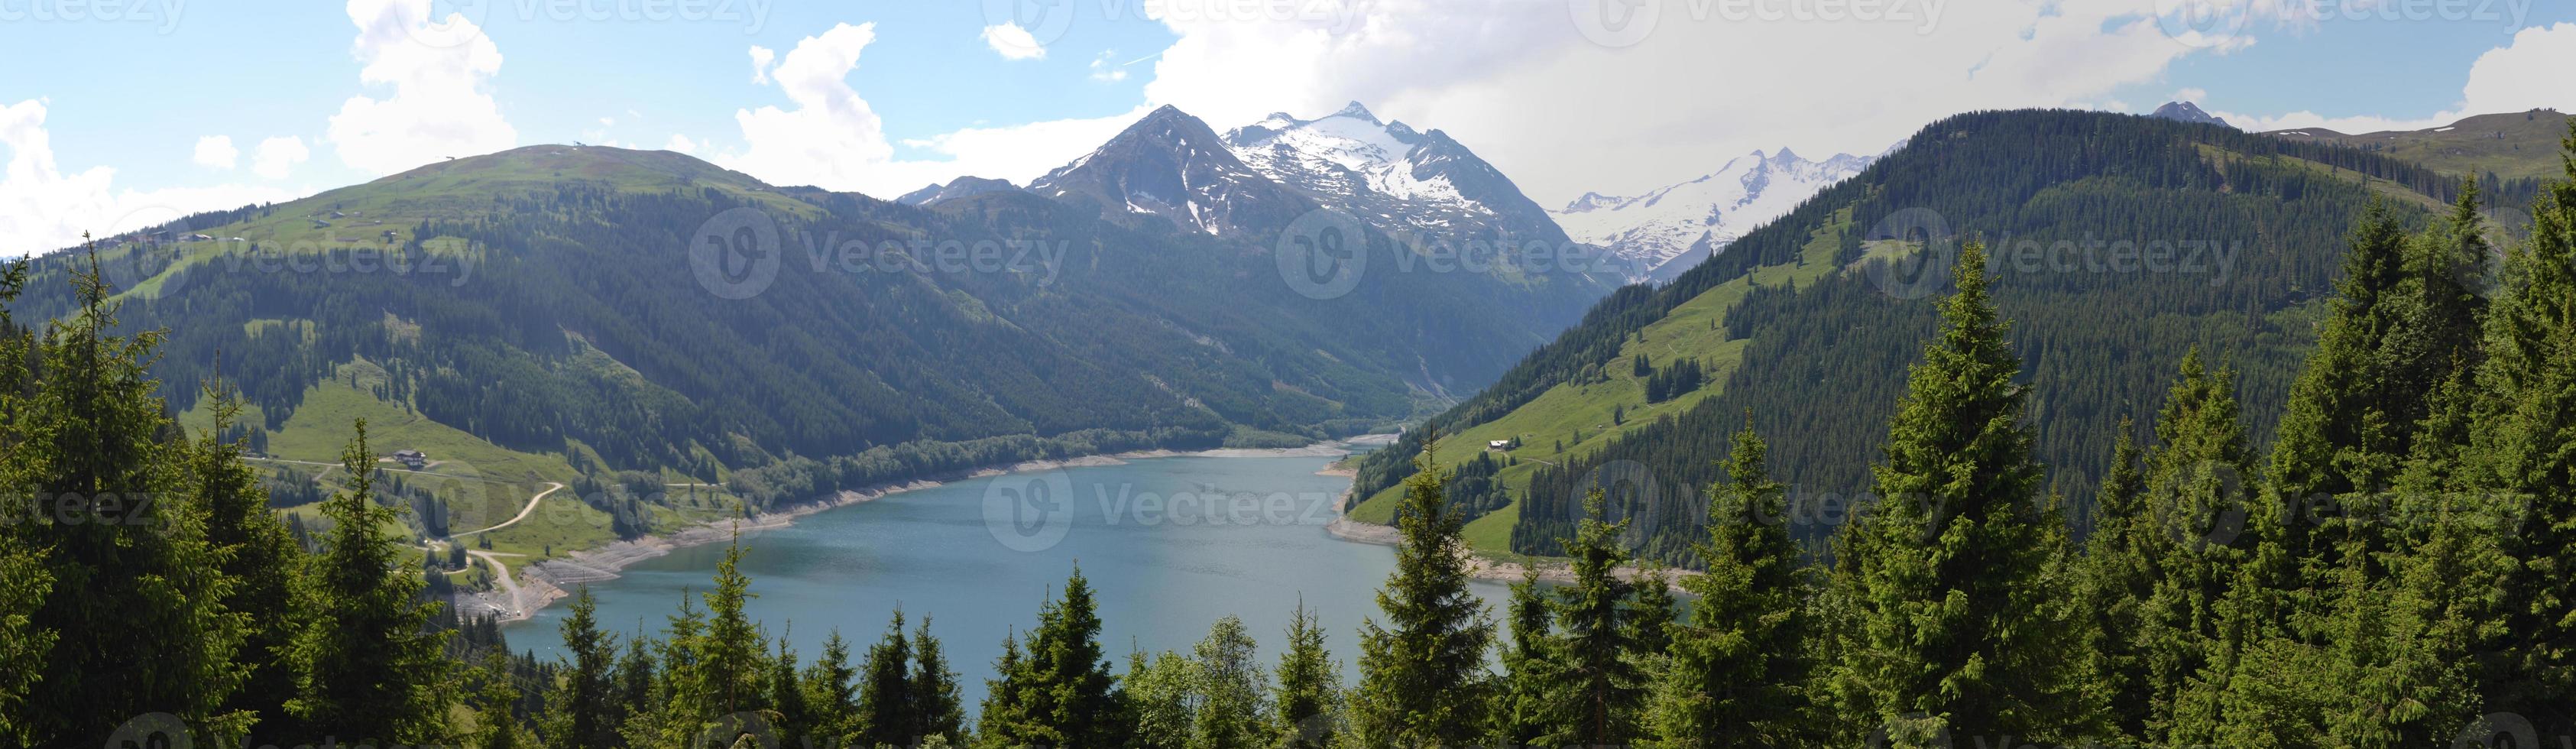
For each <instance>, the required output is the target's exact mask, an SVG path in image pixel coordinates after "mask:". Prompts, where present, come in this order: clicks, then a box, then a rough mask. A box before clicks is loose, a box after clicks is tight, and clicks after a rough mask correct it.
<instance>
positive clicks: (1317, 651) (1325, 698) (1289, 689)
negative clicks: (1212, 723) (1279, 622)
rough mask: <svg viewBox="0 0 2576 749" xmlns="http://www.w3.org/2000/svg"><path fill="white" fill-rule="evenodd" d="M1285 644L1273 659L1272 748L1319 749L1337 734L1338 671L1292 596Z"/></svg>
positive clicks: (1320, 632) (1320, 633) (1301, 602)
mask: <svg viewBox="0 0 2576 749" xmlns="http://www.w3.org/2000/svg"><path fill="white" fill-rule="evenodd" d="M1287 642H1288V648H1287V650H1285V651H1283V652H1281V653H1280V654H1279V671H1278V673H1279V684H1278V686H1277V688H1276V694H1275V695H1274V696H1273V697H1272V698H1271V702H1272V704H1274V705H1276V706H1277V708H1276V711H1275V713H1274V715H1275V717H1276V726H1275V727H1274V728H1273V732H1274V733H1275V734H1276V735H1277V736H1278V740H1277V741H1276V742H1274V745H1276V746H1279V747H1281V748H1282V749H1325V747H1329V746H1332V745H1333V741H1334V737H1336V736H1339V735H1340V734H1341V733H1342V730H1343V726H1342V723H1343V715H1342V669H1341V666H1340V664H1337V663H1334V662H1333V660H1332V654H1331V653H1330V652H1329V651H1326V650H1325V649H1324V629H1323V627H1321V626H1319V625H1318V624H1317V623H1316V620H1315V615H1314V614H1313V613H1310V612H1308V611H1307V610H1306V599H1305V597H1304V596H1299V597H1298V599H1297V611H1296V613H1295V614H1293V615H1291V616H1290V618H1289V620H1288V640H1287Z"/></svg>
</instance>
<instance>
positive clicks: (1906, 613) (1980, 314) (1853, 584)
mask: <svg viewBox="0 0 2576 749" xmlns="http://www.w3.org/2000/svg"><path fill="white" fill-rule="evenodd" d="M1985 268H1986V263H1985V250H1984V248H1983V247H1982V246H1981V245H1979V244H1977V243H1969V244H1967V245H1966V246H1965V247H1964V248H1962V250H1961V252H1960V254H1959V258H1958V261H1957V267H1956V269H1955V271H1954V278H1955V279H1956V280H1955V283H1956V286H1957V291H1956V293H1953V294H1952V295H1950V296H1949V297H1948V298H1946V299H1944V300H1943V301H1942V303H1941V317H1942V326H1941V331H1940V333H1939V336H1938V338H1937V339H1936V340H1935V341H1934V342H1932V343H1931V344H1930V345H1928V346H1926V347H1925V349H1924V362H1923V363H1921V364H1919V365H1916V366H1915V367H1914V368H1913V372H1912V375H1911V377H1910V379H1909V380H1908V383H1907V395H1906V398H1905V400H1904V402H1903V403H1902V404H1901V405H1900V406H1899V407H1898V411H1897V414H1896V416H1895V417H1894V418H1893V419H1892V420H1891V424H1890V429H1889V435H1888V442H1887V446H1886V458H1885V461H1884V462H1883V463H1882V464H1880V465H1879V466H1878V467H1877V470H1876V473H1877V491H1878V496H1879V498H1880V499H1879V501H1878V504H1877V505H1876V506H1875V507H1873V508H1871V511H1870V512H1869V514H1868V515H1867V516H1866V517H1864V518H1862V519H1861V520H1860V521H1858V522H1857V523H1853V524H1849V525H1846V526H1845V530H1844V533H1845V534H1846V535H1847V536H1849V538H1848V539H1846V540H1845V542H1843V543H1841V544H1840V545H1839V551H1840V553H1842V554H1845V555H1849V556H1850V558H1849V559H1847V560H1843V561H1842V562H1841V568H1840V569H1838V570H1837V575H1836V579H1835V584H1837V585H1840V586H1845V587H1846V588H1847V589H1848V590H1849V591H1850V593H1849V594H1848V596H1847V597H1848V600H1849V604H1850V605H1851V606H1852V607H1853V609H1854V613H1855V614H1856V616H1857V618H1858V620H1857V621H1856V622H1853V623H1852V625H1851V626H1850V631H1851V636H1852V637H1853V638H1854V641H1853V642H1851V643H1849V644H1847V645H1844V646H1842V648H1841V653H1840V657H1841V661H1842V662H1841V663H1839V664H1838V665H1837V667H1836V675H1835V683H1834V691H1835V695H1836V698H1837V700H1838V702H1840V703H1841V704H1842V705H1843V706H1844V709H1845V710H1846V711H1847V714H1860V715H1867V716H1872V717H1875V718H1876V719H1877V722H1878V723H1880V724H1881V725H1882V726H1883V727H1884V728H1885V730H1886V732H1887V735H1886V740H1887V741H1888V742H1889V745H1891V746H1921V745H1926V744H1931V743H1936V742H1939V741H1943V740H1945V739H1944V737H1947V739H1946V740H1948V741H1951V742H1970V741H1976V740H1985V741H1989V742H1992V741H1998V740H2010V741H2020V742H2029V741H2040V742H2051V741H2055V742H2068V741H2077V740H2083V739H2087V738H2093V736H2092V735H2091V734H2092V733H2093V732H2094V727H2093V725H2092V724H2093V722H2094V721H2095V719H2096V718H2095V716H2097V715H2099V711H2100V709H2101V708H2100V707H2099V706H2097V705H2088V704H2084V703H2085V702H2086V701H2087V700H2086V699H2085V698H2084V694H2083V691H2084V687H2085V685H2084V684H2083V683H2082V680H2081V679H2080V678H2077V675H2076V674H2072V673H2069V671H2070V664H2072V663H2076V662H2078V656H2079V655H2080V654H2077V653H2070V652H2065V651H2064V650H2062V649H2061V644H2062V643H2064V642H2065V641H2066V639H2065V632H2066V631H2068V630H2070V629H2073V628H2075V627H2077V626H2079V623H2078V621H2077V620H2076V617H2074V616H2072V615H2071V613H2069V612H2068V611H2067V608H2066V606H2065V599H2066V598H2067V596H2066V591H2062V590H2057V589H2054V588H2053V583H2054V582H2055V581H2054V580H2053V578H2052V577H2051V576H2050V575H2048V574H2047V573H2048V572H2049V570H2048V565H2049V564H2050V563H2051V560H2052V558H2053V555H2054V553H2055V551H2054V550H2053V548H2052V544H2053V543H2055V542H2056V541H2057V540H2059V539H2061V538H2062V534H2061V533H2060V532H2059V531H2058V530H2057V529H2058V528H2062V527H2063V526H2062V520H2061V519H2060V518H2059V517H2057V516H2056V513H2055V511H2054V508H2053V507H2051V506H2047V505H2043V504H2042V503H2041V502H2040V501H2039V499H2040V498H2039V495H2038V490H2039V481H2040V475H2041V469H2040V466H2039V464H2038V463H2037V462H2036V461H2035V460H2034V459H2033V458H2032V457H2031V436H2030V433H2029V431H2028V430H2027V429H2026V428H2024V427H2023V426H2022V418H2023V414H2024V412H2023V400H2024V398H2025V395H2026V393H2027V391H2026V389H2025V388H2024V387H2023V386H2022V385H2020V384H2019V383H2016V382H2014V381H2013V380H2014V377H2015V376H2016V375H2018V374H2019V371H2020V364H2021V362H2020V359H2019V358H2018V357H2016V356H2014V355H2013V353H2012V351H2011V350H2010V348H2009V345H2008V343H2007V341H2006V333H2007V330H2008V326H2007V324H2006V323H2005V322H2003V321H2002V320H2001V319H1999V318H1998V316H1997V315H1996V313H1995V309H1994V305H1993V302H1992V301H1991V299H1990V296H1989V292H1988V288H1987V287H1988V284H1989V283H1990V281H1991V279H1990V278H1989V277H1988V276H1987V274H1986V270H1985ZM2007 737H2009V738H2008V739H2007ZM1954 745H1955V744H1954Z"/></svg>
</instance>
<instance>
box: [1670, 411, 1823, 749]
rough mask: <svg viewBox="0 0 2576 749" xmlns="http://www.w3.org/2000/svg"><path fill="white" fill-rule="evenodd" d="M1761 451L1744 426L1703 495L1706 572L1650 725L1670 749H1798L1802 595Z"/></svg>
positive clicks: (1806, 669)
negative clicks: (1720, 475) (1720, 477)
mask: <svg viewBox="0 0 2576 749" xmlns="http://www.w3.org/2000/svg"><path fill="white" fill-rule="evenodd" d="M1769 457H1770V446H1769V445H1768V444H1766V443H1764V442H1763V441H1762V437H1761V436H1760V435H1758V434H1755V433H1754V431H1753V426H1752V424H1751V423H1750V419H1748V420H1747V423H1746V425H1745V427H1744V430H1743V431H1741V432H1737V433H1736V435H1735V443H1734V446H1733V447H1732V448H1731V449H1730V450H1729V451H1728V456H1727V463H1726V476H1727V478H1726V481H1724V482H1723V483H1719V484H1717V485H1715V486H1712V487H1710V489H1709V495H1710V496H1709V499H1710V502H1709V508H1708V540H1707V541H1706V542H1703V543H1701V544H1700V545H1699V546H1698V547H1697V549H1696V550H1697V552H1698V554H1699V556H1700V559H1701V561H1702V562H1703V563H1704V564H1705V565H1706V570H1705V572H1704V573H1703V574H1700V575H1697V576H1694V577H1690V578H1686V579H1684V580H1683V581H1682V587H1683V588H1684V589H1685V590H1688V591H1690V593H1691V595H1692V596H1693V597H1694V598H1695V599H1696V600H1695V601H1694V602H1693V605H1692V607H1691V615H1690V619H1689V623H1688V624H1686V625H1683V626H1680V627H1676V628H1675V631H1674V635H1673V638H1672V644H1671V646H1670V648H1669V652H1670V653H1671V654H1672V662H1671V664H1670V667H1669V668H1668V669H1667V670H1666V671H1665V672H1664V678H1663V682H1662V683H1661V684H1659V685H1657V688H1656V698H1655V703H1654V705H1653V708H1652V713H1651V715H1650V718H1651V722H1652V726H1651V728H1652V729H1653V733H1654V735H1655V738H1656V740H1657V742H1658V743H1659V744H1661V745H1663V746H1668V747H1675V748H1677V749H1681V748H1688V749H1720V748H1721V747H1789V746H1800V745H1803V744H1805V743H1807V741H1809V740H1810V739H1811V738H1812V737H1811V736H1810V735H1809V734H1808V733H1807V732H1806V730H1805V729H1806V725H1805V719H1806V718H1807V717H1808V715H1807V712H1808V710H1807V705H1808V699H1809V694H1808V691H1807V689H1808V684H1809V677H1810V674H1811V669H1812V665H1811V663H1810V662H1809V660H1808V650H1809V646H1810V644H1811V643H1810V642H1809V637H1810V636H1811V633H1812V631H1813V628H1812V626H1811V625H1810V623H1809V619H1808V611H1807V594H1808V592H1809V590H1810V589H1811V586H1810V584H1809V582H1808V579H1807V575H1806V571H1805V570H1804V569H1803V568H1801V567H1800V562H1799V549H1798V544H1797V542H1796V541H1795V540H1793V539H1791V538H1790V537H1789V527H1788V511H1789V510H1788V496H1787V495H1788V492H1787V491H1786V489H1785V488H1784V487H1782V486H1781V485H1780V483H1779V482H1777V481H1773V480H1772V479H1771V470H1770V466H1769V463H1768V460H1769Z"/></svg>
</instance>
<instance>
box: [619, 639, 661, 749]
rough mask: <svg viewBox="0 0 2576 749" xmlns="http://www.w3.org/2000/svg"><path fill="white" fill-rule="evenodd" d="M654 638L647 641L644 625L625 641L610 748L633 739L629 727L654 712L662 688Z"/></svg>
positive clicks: (620, 663)
mask: <svg viewBox="0 0 2576 749" xmlns="http://www.w3.org/2000/svg"><path fill="white" fill-rule="evenodd" d="M651 640H652V638H650V637H646V636H645V635H644V632H643V627H642V625H641V623H638V625H637V627H636V632H635V633H634V634H632V635H629V636H627V638H626V654H625V655H623V656H620V657H618V659H617V680H616V681H617V684H616V690H617V698H616V699H617V702H616V708H617V709H616V712H615V713H614V714H613V717H612V719H611V720H610V721H609V725H610V726H612V727H614V730H615V731H616V732H617V733H616V738H615V739H614V741H615V743H613V744H610V745H611V746H625V745H626V738H627V737H628V736H630V735H633V730H632V729H630V728H629V724H630V723H632V722H634V721H636V720H637V719H638V718H640V717H643V716H647V715H651V714H652V712H653V698H654V690H655V689H657V688H659V682H660V679H661V674H659V673H657V672H656V668H655V667H656V665H657V660H656V659H655V658H654V657H653V643H652V642H651Z"/></svg>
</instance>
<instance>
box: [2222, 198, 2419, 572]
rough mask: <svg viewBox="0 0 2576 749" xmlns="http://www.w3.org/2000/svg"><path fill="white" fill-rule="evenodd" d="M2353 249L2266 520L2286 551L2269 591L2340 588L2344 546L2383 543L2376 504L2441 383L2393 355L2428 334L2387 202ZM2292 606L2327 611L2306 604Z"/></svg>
mask: <svg viewBox="0 0 2576 749" xmlns="http://www.w3.org/2000/svg"><path fill="white" fill-rule="evenodd" d="M2349 242H2350V247H2351V248H2350V250H2348V251H2347V252H2346V253H2345V254H2344V266H2343V280H2342V282H2341V285H2339V286H2338V287H2337V288H2336V291H2337V295H2336V298H2335V300H2334V301H2333V302H2332V307H2331V310H2330V311H2329V312H2328V313H2327V316H2326V321H2325V327H2324V331H2323V332H2322V333H2320V334H2319V336H2318V340H2317V348H2316V350H2315V351H2313V352H2311V353H2310V354H2309V355H2308V361H2307V366H2306V368H2305V369H2304V370H2302V371H2301V372H2300V375H2299V379H2298V381H2297V382H2296V383H2294V384H2292V385H2291V388H2290V401H2289V410H2288V411H2287V412H2285V413H2283V414H2282V416H2281V425H2280V434H2279V436H2278V437H2277V438H2276V440H2275V442H2274V444H2273V447H2272V459H2271V469H2270V476H2269V482H2268V485H2267V488H2268V490H2269V492H2270V494H2269V498H2268V501H2267V502H2265V506H2264V507H2263V511H2264V512H2263V515H2262V516H2260V517H2259V518H2258V520H2259V523H2260V525H2262V526H2263V527H2266V528H2268V529H2269V530H2267V531H2266V535H2267V538H2266V539H2265V543H2267V544H2272V545H2273V546H2275V547H2276V548H2274V549H2271V550H2268V551H2267V552H2266V553H2265V554H2264V558H2263V560H2262V561H2263V562H2264V563H2265V564H2267V565H2269V566H2270V567H2271V568H2272V569H2270V570H2267V574H2269V575H2271V576H2273V577H2274V578H2275V579H2273V580H2271V581H2270V583H2269V585H2270V586H2271V587H2275V588H2279V589H2282V590H2284V591H2297V590H2307V589H2317V590H2322V589H2325V588H2329V587H2332V584H2333V578H2335V577H2336V576H2337V575H2339V574H2340V573H2339V572H2337V570H2338V568H2339V567H2340V564H2341V559H2342V552H2343V550H2344V546H2343V542H2345V541H2352V540H2366V541H2375V539H2372V538H2370V537H2371V536H2373V535H2375V534H2376V532H2377V530H2376V528H2375V527H2373V526H2372V525H2371V524H2370V522H2369V521H2370V519H2371V518H2372V517H2374V516H2375V513H2373V512H2372V509H2371V508H2372V507H2373V505H2374V503H2375V502H2376V501H2377V499H2378V495H2379V493H2380V492H2382V491H2385V490H2386V489H2388V488H2389V486H2390V484H2391V483H2392V482H2393V481H2395V480H2396V478H2397V474H2398V472H2399V470H2400V469H2401V468H2402V462H2403V461H2404V460H2405V458H2406V456H2407V454H2408V452H2409V450H2410V449H2411V446H2412V445H2413V443H2414V431H2415V428H2416V426H2417V423H2418V422H2419V421H2421V420H2422V419H2423V418H2424V416H2425V415H2426V414H2427V413H2428V410H2427V408H2426V406H2427V404H2428V403H2429V402H2430V400H2431V399H2430V396H2431V393H2430V392H2429V391H2428V390H2427V389H2426V387H2428V386H2429V383H2431V382H2438V378H2429V376H2428V375H2427V374H2426V373H2424V372H2420V371H2415V370H2412V369H2409V368H2408V367H2405V366H2400V365H2401V363H2404V364H2415V363H2419V362H2416V361H2415V358H2414V357H2398V356H2392V355H2391V354H2390V352H2391V351H2392V350H2396V349H2403V348H2406V347H2407V346H2409V343H2408V342H2409V341H2414V340H2418V339H2420V338H2421V337H2422V336H2423V335H2424V333H2425V332H2424V331H2420V330H2413V329H2411V327H2410V326H2409V323H2410V322H2413V321H2417V320H2419V319H2420V317H2419V316H2418V315H2417V314H2415V312H2416V311H2417V310H2418V309H2419V304H2417V303H2416V302H2414V301H2411V300H2410V296H2409V291H2410V287H2409V284H2408V283H2407V281H2408V276H2409V272H2408V268H2407V266H2408V264H2409V255H2410V252H2409V250H2408V244H2409V240H2408V237H2407V236H2406V233H2405V230H2404V229H2403V228H2402V227H2400V226H2399V225H2398V223H2397V218H2396V216H2395V215H2394V214H2393V212H2392V211H2391V210H2390V209H2389V207H2388V205H2387V204H2385V203H2381V202H2373V203H2372V204H2371V206H2370V209H2369V211H2368V212H2366V213H2365V214H2364V215H2363V217H2362V219H2361V224H2360V225H2359V226H2357V227H2355V228H2354V229H2353V232H2352V236H2351V239H2350V240H2349ZM2414 288H2416V289H2420V286H2417V287H2414ZM2445 364H2446V365H2447V363H2445ZM2376 546H2377V544H2376V543H2368V544H2366V546H2365V548H2368V549H2370V550H2374V551H2375V550H2377V549H2376V548H2375V547H2376ZM2288 605H2290V606H2292V607H2293V610H2304V611H2315V610H2318V609H2319V608H2322V607H2323V606H2324V605H2326V604H2323V603H2320V602H2317V601H2314V600H2309V599H2306V598H2304V597H2301V598H2297V599H2294V600H2292V601H2290V602H2288Z"/></svg>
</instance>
